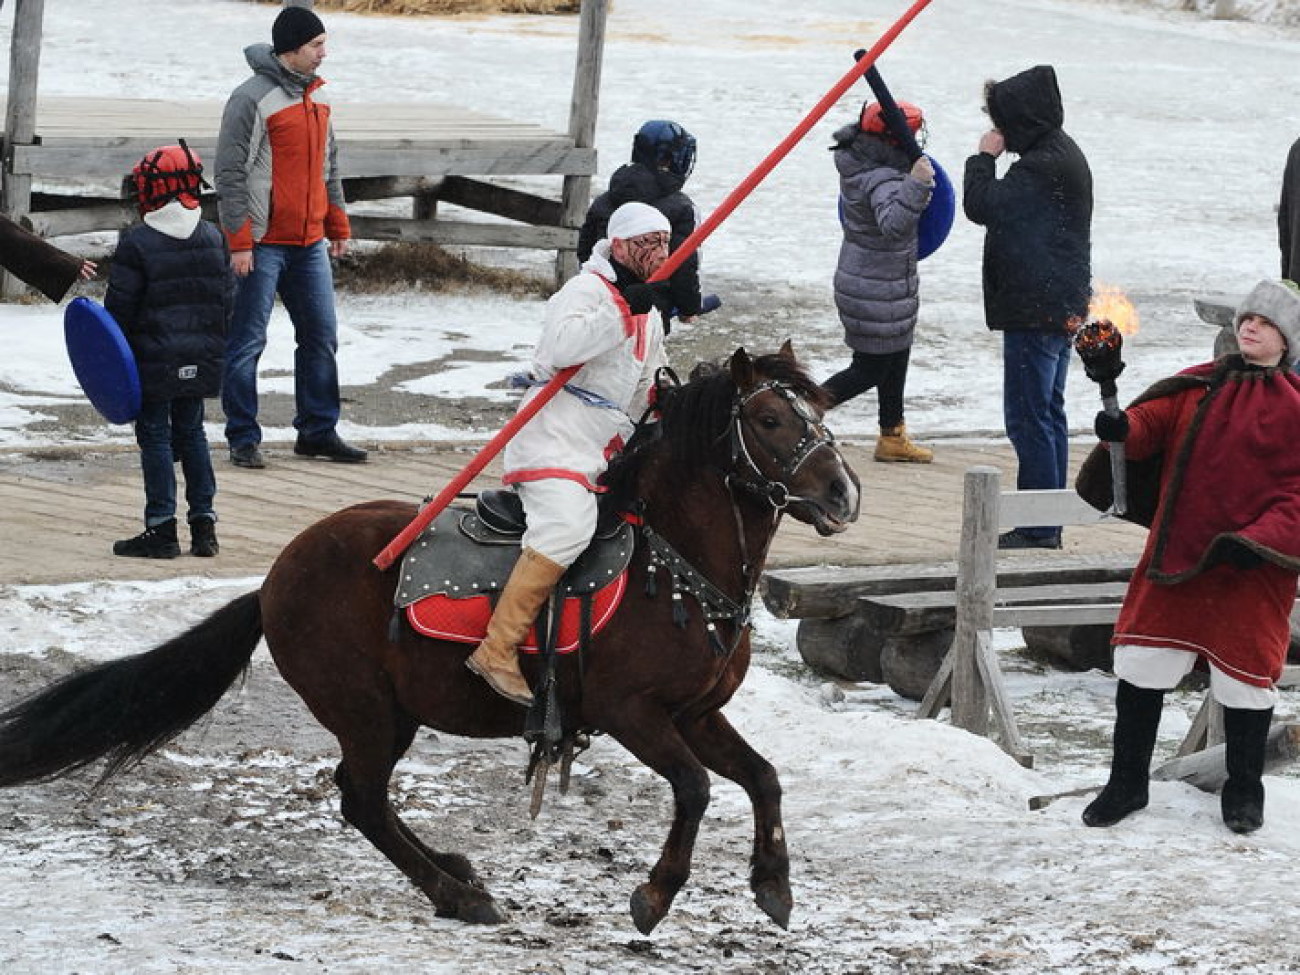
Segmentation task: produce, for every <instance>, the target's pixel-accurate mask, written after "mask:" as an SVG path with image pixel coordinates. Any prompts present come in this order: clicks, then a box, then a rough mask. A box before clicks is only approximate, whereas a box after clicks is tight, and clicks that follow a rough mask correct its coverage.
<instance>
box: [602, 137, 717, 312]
mask: <svg viewBox="0 0 1300 975" xmlns="http://www.w3.org/2000/svg"><path fill="white" fill-rule="evenodd" d="M694 167H695V137H694V136H692V135H691V134H690V133H689V132H687V131H686V130H685V129H684V128H682V127H681V126H680V125H678V124H677V123H676V122H669V121H665V120H661V119H656V120H652V121H649V122H646V123H645V124H644V125H642V126H641V128H640V129H639V130H638V131H637V134H636V136H635V138H634V139H633V140H632V161H631V162H629V163H627V164H626V165H623V166H620V167H619V168H618V169H616V170H615V171H614V175H613V176H611V177H610V179H609V189H608V190H607V191H606V192H604V193H601V194H600V195H599V196H598V197H596V199H594V200H592V202H591V206H590V208H588V210H587V216H586V219H585V220H584V221H583V224H582V229H581V230H579V231H578V260H579V262H585V261H586V260H587V258H589V257H591V252H592V248H594V247H595V246H596V243H597V241H600V240H602V239H604V238H605V236H606V234H605V231H606V229H607V228H608V226H609V218H610V215H611V214H613V212H614V211H615V210H617V209H618V208H619V207H621V206H622V205H623V204H624V203H631V202H634V201H635V202H637V203H648V204H650V206H652V207H654V208H655V209H656V210H658V211H659V212H660V213H662V214H663V215H664V216H665V217H667V218H668V224H669V226H670V227H671V228H672V230H671V238H670V239H669V241H668V249H669V252H670V253H671V252H672V251H675V250H677V248H678V247H680V246H681V245H682V242H683V241H685V240H686V238H687V237H689V236H690V235H691V234H692V233H693V232H694V231H695V228H696V226H697V225H698V224H699V214H698V212H697V211H696V209H695V204H694V203H693V202H692V201H691V198H690V197H689V196H687V195H686V193H685V192H683V190H682V187H683V186H685V185H686V179H687V177H689V176H690V174H691V170H692V169H693V168H694ZM664 291H665V293H664V295H663V299H662V300H661V301H660V302H658V304H659V305H660V306H661V307H660V311H661V312H662V313H663V323H664V334H665V335H667V334H668V332H669V331H671V327H672V326H671V322H670V321H669V319H670V317H671V313H672V312H673V310H674V309H675V310H676V313H677V317H678V318H680V319H682V320H683V321H685V320H688V319H690V318H692V317H694V316H695V315H698V314H699V313H700V304H701V297H700V255H699V251H696V252H695V253H693V254H691V255H690V257H688V258H686V260H685V261H683V262H682V265H681V267H679V268H678V269H677V270H676V271H674V272H673V275H672V277H670V278H669V279H668V284H667V285H666V288H665V289H664Z"/></svg>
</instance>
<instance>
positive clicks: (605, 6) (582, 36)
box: [555, 0, 609, 286]
mask: <svg viewBox="0 0 1300 975" xmlns="http://www.w3.org/2000/svg"><path fill="white" fill-rule="evenodd" d="M608 16H609V2H608V0H582V8H581V12H580V13H579V21H578V63H577V66H576V67H575V69H574V72H573V96H572V98H571V99H570V102H569V137H570V138H572V139H573V144H574V146H575V147H577V148H582V149H586V148H590V147H592V146H594V145H595V144H596V114H597V112H598V111H599V108H600V72H601V66H602V63H603V60H604V50H605V23H606V21H607V19H608ZM594 163H595V161H594V160H593V164H592V166H591V168H590V169H588V170H587V172H585V173H577V174H572V175H568V176H566V177H565V180H564V188H563V190H562V192H561V194H560V219H559V220H558V221H557V223H560V224H562V225H563V226H565V227H573V228H575V229H576V228H579V227H581V226H582V221H583V219H584V217H585V216H586V214H587V206H588V205H589V204H590V202H591V174H592V173H593V172H595V170H596V167H595V164H594ZM577 270H578V258H577V253H576V251H569V250H563V251H561V252H560V253H559V255H557V258H556V261H555V283H556V285H557V286H558V285H561V284H563V283H564V282H565V281H567V280H568V279H569V278H571V277H572V276H573V275H574V274H575V273H576V272H577Z"/></svg>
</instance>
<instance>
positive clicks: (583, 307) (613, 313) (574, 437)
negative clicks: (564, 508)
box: [502, 241, 665, 491]
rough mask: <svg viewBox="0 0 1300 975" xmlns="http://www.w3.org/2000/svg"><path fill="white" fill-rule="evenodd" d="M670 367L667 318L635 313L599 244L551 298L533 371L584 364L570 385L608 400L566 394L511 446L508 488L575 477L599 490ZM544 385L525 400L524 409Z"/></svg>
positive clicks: (546, 373) (605, 247)
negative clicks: (658, 377) (657, 379)
mask: <svg viewBox="0 0 1300 975" xmlns="http://www.w3.org/2000/svg"><path fill="white" fill-rule="evenodd" d="M664 362H665V359H664V333H663V325H662V323H661V320H660V316H659V314H658V313H657V312H654V311H651V313H649V314H645V315H633V314H632V313H631V311H630V310H629V309H628V307H627V303H626V302H625V301H624V300H623V297H622V295H620V294H619V293H618V291H617V290H616V289H615V287H614V269H613V267H612V266H611V265H610V263H609V242H608V241H601V242H600V243H599V244H597V245H596V249H595V250H594V251H593V252H592V255H591V258H590V259H589V260H588V261H587V263H586V264H584V265H583V266H582V272H581V273H579V274H578V275H576V276H575V277H573V278H572V279H571V280H569V281H568V282H567V283H566V284H565V285H564V287H562V288H561V289H560V290H559V291H557V292H556V293H555V294H554V295H552V296H551V299H550V301H548V302H547V304H546V323H545V325H544V326H543V328H542V335H541V338H540V339H539V340H538V343H537V348H536V350H535V351H534V353H533V363H532V372H533V375H534V377H536V378H537V379H540V380H548V379H550V378H551V377H552V376H554V375H555V374H556V373H557V372H559V371H560V370H561V369H564V368H566V367H568V366H572V365H577V364H579V363H583V366H582V368H581V369H580V370H579V371H578V373H577V375H575V376H574V377H573V378H572V379H571V380H570V381H569V386H570V387H577V388H578V389H581V390H584V391H586V392H587V393H591V394H593V395H594V396H596V397H599V398H600V399H601V400H603V401H604V404H605V405H594V404H592V403H588V402H584V400H583V398H581V397H579V396H578V395H575V394H574V393H572V392H570V390H569V389H567V388H566V389H564V390H561V391H560V392H559V393H558V394H556V396H555V397H554V398H553V399H552V400H551V401H550V402H549V403H547V404H546V405H545V406H544V407H542V409H541V411H540V412H539V413H538V414H537V415H536V416H535V417H533V418H532V419H531V420H529V421H528V423H527V424H525V425H524V427H523V429H521V430H520V431H519V433H517V434H516V435H515V437H514V438H513V439H512V440H511V441H510V442H509V443H508V444H507V445H506V449H505V457H504V464H505V476H504V477H503V478H502V479H503V480H504V481H505V483H507V484H516V483H519V482H521V481H536V480H541V479H545V478H556V477H558V478H568V479H570V480H574V481H577V482H578V483H580V484H582V485H583V486H585V487H586V488H587V489H588V490H592V491H595V490H598V489H597V487H596V478H597V477H599V476H600V474H601V473H602V472H603V471H604V470H605V467H606V463H607V461H608V459H609V457H610V455H611V454H612V453H614V452H616V451H617V450H618V449H619V448H620V447H621V446H622V444H623V441H624V440H625V439H626V438H627V437H628V436H629V435H630V434H631V432H632V428H633V422H634V420H636V419H639V418H640V416H641V414H642V413H643V412H644V411H645V409H646V407H647V406H648V405H649V393H650V388H651V385H652V384H653V381H654V374H655V370H656V369H658V368H659V367H660V366H661V365H663V364H664ZM539 389H540V387H533V388H532V389H530V390H529V391H528V393H527V394H526V395H525V396H524V400H523V403H521V404H520V407H521V408H522V407H523V406H524V405H526V404H527V403H528V402H529V401H530V400H531V399H532V398H533V397H534V396H536V395H537V392H538V390H539Z"/></svg>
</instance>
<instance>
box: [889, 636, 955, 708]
mask: <svg viewBox="0 0 1300 975" xmlns="http://www.w3.org/2000/svg"><path fill="white" fill-rule="evenodd" d="M954 632H955V631H954V630H953V628H952V627H948V628H947V629H943V630H930V631H929V632H928V633H917V634H914V635H912V636H891V637H888V638H886V639H885V640H884V641H883V645H882V646H881V650H880V670H881V674H882V676H883V679H884V681H885V683H886V684H888V685H889V687H890V690H892V691H893V692H894V693H895V694H897V695H898V696H899V697H905V698H907V699H908V700H909V701H919V700H921V699H922V698H923V697H925V692H926V689H927V688H929V686H930V684H931V683H933V682H934V678H935V675H936V674H938V673H939V668H940V667H941V666H942V665H943V658H944V657H946V656H947V655H948V648H949V647H951V646H952V639H953V633H954Z"/></svg>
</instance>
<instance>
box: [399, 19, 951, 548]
mask: <svg viewBox="0 0 1300 975" xmlns="http://www.w3.org/2000/svg"><path fill="white" fill-rule="evenodd" d="M930 3H931V0H915V2H914V3H913V4H912V5H911V6H910V7H908V8H907V11H906V12H905V13H904V14H903V15H902V16H901V17H899V18H898V20H896V21H894V23H893V24H892V25H890V27H889V29H888V30H887V31H885V33H883V34H882V35H880V39H879V40H877V41H876V43H875V44H873V45H872V46H871V47H870V48H869V49H868V50H866V51H864V52H863V54H862V56H861V57H860V58H858V60H857V61H856V62H855V63H854V65H853V67H852V68H850V69H849V70H848V72H846V73H845V75H844V77H842V78H841V79H840V80H839V81H837V82H836V83H835V85H834V86H833V87H832V88H831V90H830V91H828V92H827V93H826V94H825V95H824V96H822V99H821V100H820V101H819V102H817V104H816V105H814V106H813V107H812V109H811V110H810V111H809V112H808V114H807V115H805V116H804V117H803V119H802V120H801V121H800V122H799V124H798V125H796V126H795V127H794V129H792V130H791V132H790V134H789V135H787V136H786V137H785V138H784V139H782V140H781V142H780V143H779V144H778V145H777V147H776V148H775V149H773V150H772V151H771V152H769V153H768V154H767V156H766V157H764V159H763V161H762V162H760V163H759V164H758V165H757V166H756V167H754V170H753V171H752V172H751V173H750V174H749V175H748V176H746V177H745V178H744V179H743V180H742V181H741V183H740V185H739V186H737V187H736V188H735V189H734V190H732V191H731V192H730V193H729V194H728V195H727V198H726V199H724V200H723V201H722V203H721V204H720V205H719V206H718V208H717V209H716V210H714V211H713V212H712V213H711V214H709V216H708V217H706V218H705V220H704V222H703V223H701V224H700V225H699V226H698V227H696V228H695V232H694V233H692V234H691V235H690V236H689V237H687V238H686V239H685V240H684V241H682V244H681V246H680V247H678V248H677V250H675V251H673V252H672V254H670V255H669V256H668V260H667V261H665V262H664V264H663V266H662V267H660V268H659V270H658V271H656V272H655V273H654V274H652V275H651V276H650V278H649V281H650V282H655V281H662V280H664V279H665V278H668V277H670V276H671V275H672V273H673V272H674V271H676V270H677V269H678V268H679V267H680V266H681V264H682V262H683V261H685V260H686V259H687V258H688V257H690V256H691V254H693V253H695V251H696V250H697V249H698V248H699V246H700V244H702V243H704V241H705V240H706V239H707V238H708V237H709V235H710V234H712V233H713V231H715V230H716V229H717V228H718V226H719V225H720V224H721V223H722V221H724V220H726V219H727V217H729V216H731V213H732V211H733V210H735V209H736V207H738V206H740V204H741V203H742V202H743V201H744V199H745V197H747V196H749V194H750V193H752V192H753V191H754V188H755V187H756V186H758V184H759V183H761V182H762V181H763V180H764V179H765V178H766V177H767V175H768V174H769V173H770V172H771V171H772V170H773V169H775V168H776V166H777V164H778V163H779V162H780V161H781V160H782V159H784V158H785V157H786V156H787V155H788V154H789V152H790V150H791V149H793V148H794V147H795V145H797V144H798V143H799V141H800V140H801V139H802V138H803V137H804V136H805V135H807V134H808V132H809V130H810V129H812V127H813V126H814V125H816V124H817V123H818V122H819V121H820V120H821V119H822V117H823V116H825V114H826V113H827V112H829V111H830V110H831V108H832V107H833V106H834V105H835V103H836V102H838V101H839V100H840V98H841V96H843V94H844V93H845V92H846V91H848V90H849V89H850V88H852V87H853V85H854V84H855V83H856V82H857V80H858V79H859V78H861V77H862V74H863V72H864V71H866V70H867V69H868V68H870V67H871V66H872V65H874V64H875V63H876V61H877V59H878V58H879V57H880V55H881V54H883V53H884V52H885V50H886V49H887V48H888V47H889V46H890V45H891V44H893V43H894V41H895V40H896V39H897V37H898V35H899V34H901V33H902V32H903V29H904V28H905V27H907V25H908V24H910V23H911V22H912V21H913V20H915V19H916V18H917V16H918V15H919V14H920V13H921V11H922V10H924V9H925V8H926V7H928V6H929V5H930ZM581 368H582V366H581V365H575V366H569V367H567V368H565V369H561V370H560V371H559V372H557V373H556V374H555V375H554V376H552V377H551V379H550V380H549V381H548V382H547V383H546V385H545V386H542V387H540V388H539V389H538V390H537V394H536V395H535V396H533V398H532V399H531V400H529V401H528V403H527V405H525V406H523V407H521V408H520V410H519V411H518V412H517V413H516V414H515V415H514V416H513V417H511V418H510V420H509V421H508V422H507V423H506V424H505V425H504V426H503V427H502V428H501V429H500V430H499V431H497V433H496V435H495V436H494V437H492V439H491V440H489V441H488V442H487V443H486V444H484V445H483V447H482V448H481V449H480V450H479V452H478V453H477V454H475V455H474V459H473V460H471V461H470V462H469V463H468V464H466V465H465V467H464V468H463V469H462V470H461V472H460V473H459V474H457V475H456V476H455V477H453V478H452V479H451V480H450V481H448V482H447V486H446V487H444V488H443V489H442V490H441V491H440V492H439V493H438V495H437V496H436V497H435V498H434V499H433V500H432V501H430V502H429V503H428V504H426V505H425V506H424V507H423V508H421V509H420V513H419V514H417V515H416V516H415V517H414V518H412V519H411V521H410V523H409V524H408V525H407V526H406V527H405V528H403V529H402V530H401V531H400V532H398V533H397V535H396V536H395V537H394V538H393V540H392V541H391V542H389V543H388V544H387V545H386V546H384V548H383V550H382V551H381V552H380V553H379V554H378V555H376V556H375V558H374V564H375V565H376V566H378V567H379V568H380V569H387V568H389V567H390V566H392V564H393V563H394V562H396V561H397V559H398V558H399V557H400V556H401V554H402V553H403V552H405V551H406V549H407V547H408V546H409V545H410V544H411V543H412V542H414V541H415V540H416V539H417V538H419V537H420V533H421V532H423V531H424V529H425V528H427V527H428V526H429V523H430V522H432V521H433V520H434V519H435V518H437V517H438V515H440V514H442V512H443V511H444V510H445V509H446V507H447V505H449V504H451V502H452V501H454V500H455V498H456V495H458V494H459V493H460V492H461V491H462V490H464V489H465V487H466V486H467V485H468V484H469V483H470V481H472V480H474V478H476V477H477V476H478V475H479V474H480V473H482V471H483V468H485V467H487V465H488V464H489V463H491V461H492V458H494V457H495V456H496V455H497V454H498V453H500V452H501V449H502V448H503V447H505V445H506V443H507V442H508V441H509V440H510V439H511V438H512V437H514V435H515V434H516V433H518V432H519V430H520V428H522V427H523V425H524V424H525V423H527V422H528V421H529V420H531V419H532V418H533V417H534V416H535V415H536V414H537V412H538V411H539V410H540V409H541V408H542V407H543V406H545V405H546V404H547V403H549V402H550V401H551V399H552V398H554V396H555V394H556V393H558V392H559V391H560V390H561V389H563V388H564V384H565V383H567V382H568V381H569V380H570V379H572V378H573V376H574V375H575V374H576V373H577V371H578V370H579V369H581Z"/></svg>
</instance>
